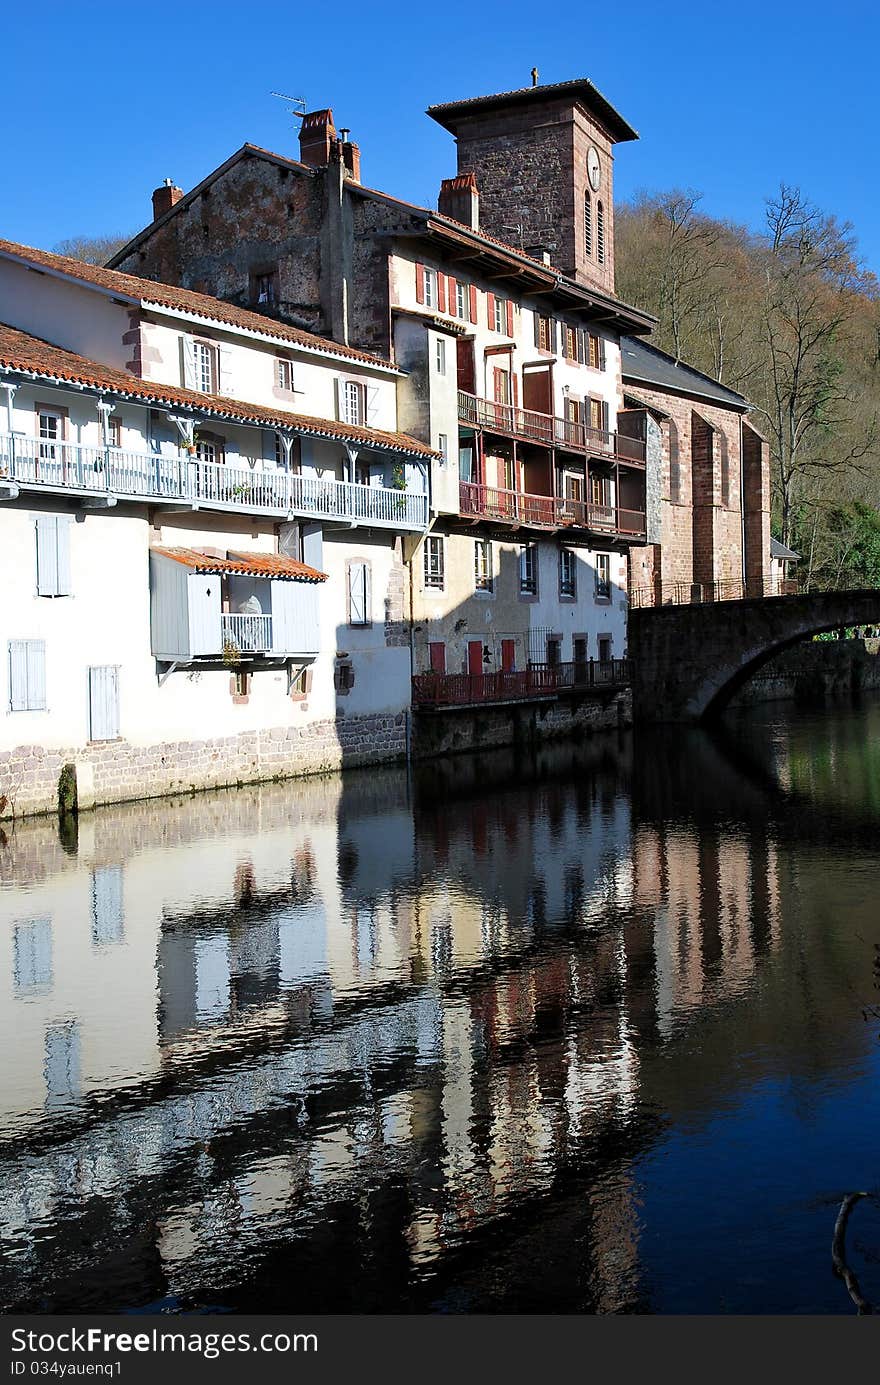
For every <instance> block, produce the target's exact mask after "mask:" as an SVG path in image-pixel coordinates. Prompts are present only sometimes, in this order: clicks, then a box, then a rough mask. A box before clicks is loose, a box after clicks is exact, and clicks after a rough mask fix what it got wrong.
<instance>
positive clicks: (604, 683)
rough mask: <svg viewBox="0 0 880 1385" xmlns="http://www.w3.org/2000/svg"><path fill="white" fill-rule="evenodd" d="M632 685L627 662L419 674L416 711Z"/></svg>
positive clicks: (414, 696)
mask: <svg viewBox="0 0 880 1385" xmlns="http://www.w3.org/2000/svg"><path fill="white" fill-rule="evenodd" d="M628 683H629V663H628V661H627V660H626V659H603V660H598V659H584V660H581V661H580V662H578V663H566V664H530V665H529V667H528V668H526V669H517V670H510V671H502V670H498V671H496V672H494V673H417V674H415V676H414V677H413V680H412V700H413V706H414V707H422V708H431V707H471V706H480V705H482V704H484V703H490V702H517V701H520V702H521V701H529V700H532V701H533V700H535V699H536V698H542V697H558V696H559V695H560V694H563V693H578V692H584V693H588V692H590V691H591V690H592V689H606V690H613V689H616V688H625V687H626V686H627V685H628Z"/></svg>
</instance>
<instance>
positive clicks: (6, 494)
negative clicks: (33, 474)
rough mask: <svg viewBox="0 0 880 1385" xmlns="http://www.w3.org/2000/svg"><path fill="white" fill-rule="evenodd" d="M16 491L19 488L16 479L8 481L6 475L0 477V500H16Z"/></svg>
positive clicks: (17, 491)
mask: <svg viewBox="0 0 880 1385" xmlns="http://www.w3.org/2000/svg"><path fill="white" fill-rule="evenodd" d="M18 493H19V488H18V483H17V482H16V481H10V480H8V479H7V478H6V477H0V500H17V499H18Z"/></svg>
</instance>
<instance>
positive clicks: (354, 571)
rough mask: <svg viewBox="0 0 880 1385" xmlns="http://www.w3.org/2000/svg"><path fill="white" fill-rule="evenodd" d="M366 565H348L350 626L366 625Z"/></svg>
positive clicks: (359, 563) (354, 563) (358, 563)
mask: <svg viewBox="0 0 880 1385" xmlns="http://www.w3.org/2000/svg"><path fill="white" fill-rule="evenodd" d="M367 570H368V569H367V565H366V563H361V562H351V563H349V565H348V606H349V622H350V624H351V625H366V623H367V609H368V607H367V601H366V587H367V581H366V574H367Z"/></svg>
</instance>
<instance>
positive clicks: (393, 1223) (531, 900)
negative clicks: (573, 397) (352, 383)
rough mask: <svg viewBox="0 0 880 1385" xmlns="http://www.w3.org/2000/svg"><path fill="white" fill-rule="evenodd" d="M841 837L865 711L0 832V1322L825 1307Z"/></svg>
mask: <svg viewBox="0 0 880 1385" xmlns="http://www.w3.org/2000/svg"><path fill="white" fill-rule="evenodd" d="M878 841H880V702H878V701H871V702H868V701H866V702H865V703H864V705H862V706H860V707H855V708H852V709H850V708H846V709H841V708H837V707H835V708H832V709H822V710H817V711H810V712H795V711H794V710H793V709H792V708H791V707H787V708H782V709H781V708H780V706H779V705H776V706H773V707H763V708H753V709H751V710H750V711H749V712H748V713H743V714H742V715H740V716H739V717H737V718H736V719H735V720H730V721H728V722H727V723H726V725H725V726H724V727H723V728H722V730H721V731H720V732H714V733H709V732H704V731H699V730H694V731H687V732H683V731H680V730H676V731H674V732H660V733H656V734H655V733H651V734H639V735H637V736H636V737H635V738H633V737H632V736H630V735H623V736H621V737H619V738H617V737H615V738H611V739H602V740H600V739H596V740H595V741H593V742H589V743H586V744H584V745H583V746H580V747H575V748H572V747H561V746H554V747H551V748H548V749H546V750H543V751H540V752H538V753H537V755H536V756H535V757H533V758H529V757H518V756H516V755H514V754H513V753H509V754H508V753H506V752H494V753H493V754H491V755H486V756H482V757H479V756H478V757H472V758H467V757H461V758H458V759H449V760H447V761H444V762H442V763H438V764H435V765H430V766H426V767H423V768H422V769H421V770H419V771H418V772H417V773H416V774H414V775H412V776H410V777H408V776H407V774H406V773H405V772H404V771H402V770H401V771H398V770H394V771H382V772H379V771H374V772H361V773H356V774H351V775H347V776H345V777H332V778H326V779H315V780H310V781H302V782H293V783H287V784H281V785H271V786H263V787H253V788H243V789H239V790H236V791H234V792H233V791H230V792H222V793H211V794H203V795H199V796H195V797H187V798H182V799H166V800H156V801H153V802H149V803H140V804H132V805H127V806H123V807H119V808H114V809H112V810H106V811H97V812H94V813H90V814H85V815H83V816H82V818H81V819H80V822H79V826H78V831H68V832H65V833H64V834H63V836H61V835H60V834H59V830H58V825H57V823H56V822H54V821H49V820H32V821H26V822H19V823H18V824H17V825H15V826H14V827H12V826H11V825H10V824H8V823H7V824H5V831H4V833H3V836H2V840H0V882H2V884H0V1041H2V1053H3V1063H2V1072H0V1306H2V1308H3V1309H5V1310H6V1311H24V1312H62V1313H66V1312H74V1311H92V1312H95V1311H99V1310H103V1311H108V1312H109V1311H120V1310H124V1311H138V1312H160V1311H162V1312H175V1311H187V1310H193V1309H196V1310H198V1309H213V1310H218V1311H219V1310H225V1311H227V1312H254V1311H259V1312H270V1313H271V1312H302V1313H312V1312H343V1313H344V1312H359V1311H360V1312H391V1313H395V1312H454V1313H458V1312H467V1313H471V1312H499V1313H513V1312H517V1313H520V1312H564V1313H580V1312H589V1313H593V1312H600V1313H629V1312H639V1313H709V1312H713V1313H714V1312H721V1313H852V1312H853V1311H854V1308H853V1304H852V1302H851V1300H850V1298H849V1296H848V1294H847V1291H846V1288H845V1287H844V1285H843V1283H842V1282H841V1280H840V1279H838V1278H835V1276H834V1274H833V1272H832V1263H831V1243H832V1233H833V1228H834V1222H835V1217H836V1215H837V1210H838V1208H839V1206H840V1203H841V1199H842V1198H843V1197H844V1196H845V1195H846V1194H847V1193H850V1192H853V1191H856V1190H867V1191H876V1190H877V1188H878V1183H880V1174H878V1157H880V1156H878V1150H880V1140H878V1133H880V1082H878V1078H880V1044H878V1034H880V1010H875V1009H874V1007H875V1006H877V1005H878V1003H880V992H878V990H877V989H876V982H877V980H878V976H880V973H878V971H876V970H875V962H876V960H877V958H878V956H880V953H878V951H877V948H878V944H880V916H878V909H877V899H878V894H880V854H878V850H877V847H878ZM848 1253H849V1257H850V1261H851V1265H852V1268H853V1269H854V1270H855V1271H856V1273H857V1274H858V1277H859V1280H860V1283H861V1287H862V1290H863V1292H864V1293H865V1294H866V1296H867V1297H868V1298H869V1299H872V1298H873V1300H874V1302H877V1301H878V1299H880V1211H878V1207H877V1203H875V1202H872V1201H870V1200H866V1201H863V1202H861V1203H859V1204H858V1205H857V1207H856V1208H855V1210H854V1212H853V1215H852V1219H851V1222H850V1230H849V1236H848Z"/></svg>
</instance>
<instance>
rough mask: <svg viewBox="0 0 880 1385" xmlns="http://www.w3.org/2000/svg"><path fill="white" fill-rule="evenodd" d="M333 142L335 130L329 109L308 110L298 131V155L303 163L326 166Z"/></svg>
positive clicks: (320, 166) (313, 166)
mask: <svg viewBox="0 0 880 1385" xmlns="http://www.w3.org/2000/svg"><path fill="white" fill-rule="evenodd" d="M335 142H336V130H335V128H334V125H333V112H332V111H331V110H326V111H310V112H309V114H308V115H304V116H303V122H302V126H301V127H300V132H299V156H300V159H301V160H302V162H303V163H304V164H310V165H311V167H312V168H326V167H327V165H328V164H329V162H330V151H331V148H332V146H333V144H334V143H335Z"/></svg>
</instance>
